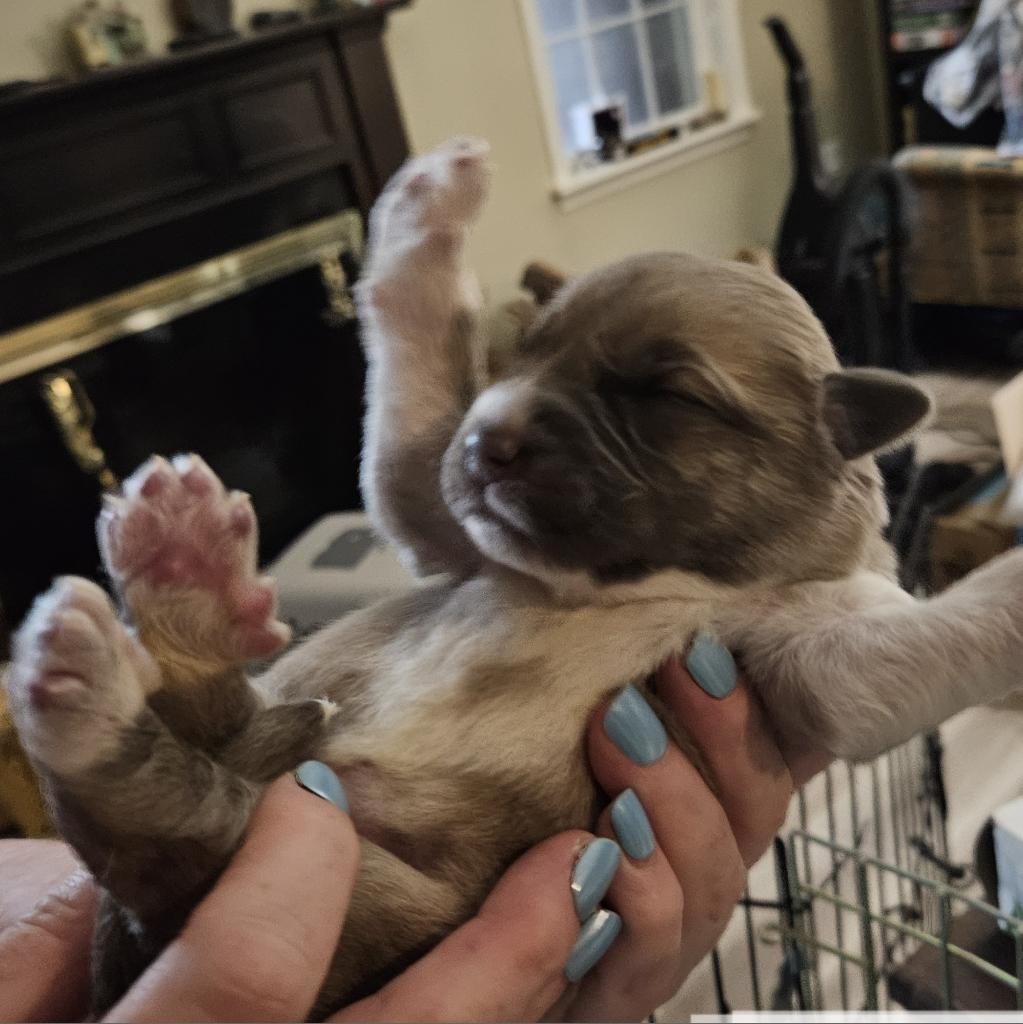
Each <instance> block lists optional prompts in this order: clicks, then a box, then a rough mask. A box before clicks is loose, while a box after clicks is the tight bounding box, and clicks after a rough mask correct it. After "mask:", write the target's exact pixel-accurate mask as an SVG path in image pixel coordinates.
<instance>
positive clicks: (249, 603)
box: [7, 140, 1023, 1014]
mask: <svg viewBox="0 0 1023 1024" xmlns="http://www.w3.org/2000/svg"><path fill="white" fill-rule="evenodd" d="M487 178H488V171H487V164H486V150H485V146H484V145H483V144H482V143H478V142H474V141H471V140H461V141H457V142H454V143H451V144H449V145H447V146H445V147H443V148H442V149H440V150H438V151H437V152H435V153H432V154H429V155H427V156H425V157H423V158H421V159H418V160H415V161H413V162H412V163H410V164H409V165H408V166H407V167H406V168H405V169H404V170H402V171H401V172H400V173H399V174H398V176H397V177H396V179H395V180H394V182H393V183H392V184H391V185H390V187H389V188H388V190H387V192H386V193H385V195H384V196H383V198H382V199H381V200H380V202H379V204H378V206H377V208H376V210H375V211H374V214H373V219H372V224H371V252H370V257H369V262H368V265H367V268H366V274H365V278H364V283H363V284H362V285H361V286H360V295H359V299H360V307H361V317H362V324H363V337H364V340H365V344H366V349H367V354H368V357H369V364H370V379H369V411H368V416H367V422H366V451H365V455H364V471H363V488H364V493H365V497H366V501H367V504H368V507H369V509H370V511H371V513H372V515H373V517H374V520H375V522H376V524H377V526H378V528H379V529H380V530H381V531H382V532H383V533H384V534H385V535H386V536H387V537H388V538H390V540H391V541H393V542H394V543H395V544H396V545H397V546H398V547H399V549H400V550H401V551H402V552H403V554H404V556H405V557H406V558H407V559H408V561H409V563H410V564H412V565H413V566H415V567H416V568H417V570H418V571H419V572H421V573H424V574H427V573H428V574H433V573H439V574H443V575H441V576H440V577H439V578H438V579H436V580H434V581H432V582H430V583H427V584H426V585H424V586H422V587H420V588H418V589H415V590H413V591H412V592H410V593H409V594H408V595H406V596H402V597H398V598H396V599H393V600H389V601H386V602H384V603H382V604H379V605H377V606H375V607H372V608H369V609H367V610H365V611H362V612H359V613H356V614H354V615H350V616H348V617H346V618H344V619H343V620H341V621H340V622H337V623H336V624H334V625H332V626H329V627H327V628H325V629H324V630H322V631H321V632H320V633H319V634H317V635H315V636H313V637H312V638H310V639H309V640H307V641H306V642H305V643H303V644H302V645H301V646H299V647H298V648H297V649H295V650H292V651H291V652H289V653H287V654H286V655H284V656H283V657H281V658H280V659H279V660H278V661H277V662H276V663H275V664H274V666H273V667H272V668H271V669H270V670H269V671H268V672H267V673H266V674H265V675H263V676H262V677H260V678H257V679H255V680H252V681H251V682H250V681H249V680H248V679H247V678H246V677H245V675H244V674H243V669H244V666H245V665H246V664H247V663H248V662H250V661H252V660H253V659H255V658H258V657H263V656H265V655H267V654H269V653H271V652H273V651H275V650H276V649H278V648H279V647H281V646H283V644H284V643H285V642H286V630H284V628H283V627H282V626H281V625H280V624H279V623H277V622H275V621H274V600H273V590H272V585H271V584H270V582H269V581H266V580H261V579H259V578H258V577H257V576H256V574H255V543H254V541H255V523H254V520H253V517H252V513H251V510H250V508H249V506H248V503H247V500H246V499H245V498H244V496H242V495H238V494H228V493H227V492H225V491H224V489H223V487H222V486H221V485H220V483H219V481H217V480H216V478H215V477H213V475H212V474H211V473H210V471H209V470H208V469H207V468H206V467H205V466H204V465H203V464H202V463H201V462H200V461H199V460H198V459H196V458H194V457H184V458H179V459H176V460H175V461H174V463H173V464H168V463H166V462H164V461H163V460H160V459H156V460H153V461H151V462H150V463H149V464H147V465H146V466H144V467H143V468H142V469H141V470H139V472H138V473H137V474H136V475H135V476H134V477H133V478H132V479H131V480H129V481H128V483H127V484H126V485H125V489H124V495H123V497H121V498H118V499H115V500H113V501H111V502H109V503H108V505H107V507H106V509H105V510H104V512H103V513H102V515H101V518H100V526H99V530H100V539H101V544H102V549H103V552H104V556H105V560H106V565H107V568H108V570H109V572H110V575H111V579H112V580H113V582H114V585H115V588H116V590H117V593H118V596H119V598H120V601H121V604H122V607H123V611H124V615H125V617H126V618H127V619H128V620H129V621H130V623H131V625H132V629H131V630H129V629H127V628H126V627H125V626H124V625H122V624H121V621H120V620H119V619H118V617H117V616H116V615H115V611H114V609H113V607H112V606H111V604H110V602H109V601H108V599H107V598H106V596H105V595H104V594H103V593H102V591H100V590H99V588H97V587H95V586H94V585H92V584H90V583H87V582H85V581H83V580H62V581H59V582H58V583H57V584H56V585H55V587H54V588H53V589H52V590H51V591H50V592H49V593H48V594H46V595H45V596H43V597H41V598H40V599H39V601H38V602H37V604H36V606H35V608H34V609H33V611H32V612H31V614H30V616H29V617H28V619H27V621H26V623H25V624H24V626H23V627H22V629H21V631H20V633H19V634H18V637H17V642H16V651H15V660H14V663H13V667H12V669H11V672H10V676H9V679H8V681H7V686H8V691H9V694H10V703H11V707H12V709H13V712H14V715H15V717H16V720H17V723H18V727H19V730H20V733H21V737H22V740H23V741H24V744H25V747H26V749H27V750H28V752H29V755H30V756H31V758H32V759H33V761H34V763H35V766H36V768H37V769H38V771H39V774H40V777H41V779H42V780H43V783H44V784H45V786H46V788H47V791H48V793H49V796H50V800H51V805H52V807H53V809H54V813H55V816H56V820H57V822H58V824H59V826H60V828H61V830H62V831H63V834H64V835H65V837H66V838H67V839H68V840H69V841H70V842H71V843H72V844H73V845H74V846H75V848H76V849H77V850H78V852H79V854H80V855H81V857H82V858H83V859H84V860H85V862H86V863H87V864H88V865H89V867H90V868H91V869H92V870H93V871H94V872H95V874H96V876H97V878H98V879H99V881H100V883H101V884H102V886H103V887H104V889H105V891H106V894H107V895H106V900H105V907H104V911H103V914H102V916H101V921H100V925H99V929H98V934H97V948H96V953H97V956H96V974H95V997H96V1009H97V1010H101V1009H103V1008H105V1007H107V1006H109V1005H110V1004H111V1003H112V1002H113V1001H114V1000H115V999H116V998H117V997H118V996H119V995H120V993H121V992H122V991H123V990H124V989H125V987H126V986H127V985H128V984H130V982H131V980H132V979H133V978H134V977H135V976H137V974H138V973H139V972H140V971H141V970H142V969H143V968H144V966H145V965H146V964H147V963H148V962H149V960H150V959H152V957H153V956H154V955H155V954H156V952H157V951H158V950H159V949H160V947H161V946H162V945H163V944H164V943H166V942H167V941H168V939H169V938H171V937H172V936H173V935H174V934H175V932H176V930H177V929H178V928H179V927H180V926H181V923H182V921H183V919H184V917H185V915H187V913H188V911H189V910H190V908H191V907H192V906H193V905H194V904H195V902H196V900H198V899H199V898H201V896H202V895H203V894H204V893H205V892H206V891H207V890H208V888H209V887H210V885H211V884H212V883H213V881H214V880H215V879H216V877H217V875H218V873H219V872H220V870H221V869H222V868H223V866H224V864H225V863H226V861H227V860H228V859H229V857H230V855H231V853H232V851H233V850H234V849H235V848H236V847H237V845H238V843H239V841H240V839H241V837H242V835H243V833H244V831H245V827H246V821H247V819H248V816H249V813H250V811H251V808H252V806H253V804H254V802H255V801H256V799H257V798H258V796H259V792H260V788H261V786H262V784H263V783H264V782H266V781H267V780H268V779H271V778H273V777H274V776H275V775H277V774H278V773H280V772H283V771H285V770H287V769H289V768H291V767H293V766H294V765H295V764H296V763H297V762H299V761H301V760H303V759H305V758H308V757H312V756H315V757H319V758H321V759H323V760H325V761H327V762H329V763H330V764H332V765H333V766H334V767H335V768H337V769H338V770H339V771H340V772H341V773H342V774H343V777H344V781H345V786H346V788H347V790H348V793H349V797H350V801H351V806H352V813H353V815H354V818H355V821H356V823H357V826H358V829H359V832H360V834H361V836H362V837H363V838H362V867H361V872H360V875H359V880H358V883H357V886H356V892H355V896H354V900H353V903H352V908H351V913H350V915H349V918H348V920H347V922H346V924H345V930H344V937H343V939H342V942H341V945H340V947H339V949H338V951H337V955H336V958H335V960H334V963H333V966H332V969H331V971H330V974H329V977H328V979H327V981H326V983H325V985H324V988H323V990H322V992H321V993H320V998H319V1001H318V1004H317V1007H316V1008H315V1011H314V1012H315V1013H317V1014H323V1013H326V1012H327V1011H329V1010H330V1009H332V1008H334V1007H337V1006H338V1005H340V1004H342V1003H344V1002H345V1001H347V1000H349V999H352V998H353V997H355V996H356V995H358V994H360V993H362V992H365V991H367V990H369V989H371V988H373V987H374V986H377V985H379V984H380V983H381V982H382V981H384V980H385V979H386V978H387V977H388V976H389V975H391V974H393V973H394V972H395V971H397V970H399V969H400V968H401V967H402V966H403V965H404V964H406V963H408V962H409V961H410V960H411V959H412V958H414V957H416V956H418V955H419V954H421V953H422V952H423V951H424V950H426V949H427V948H429V947H430V946H431V945H432V944H434V943H436V942H437V941H438V940H439V939H440V938H441V937H442V936H444V935H445V934H446V933H447V932H449V931H450V930H451V929H453V928H454V927H456V926H457V925H458V924H459V923H460V922H462V921H464V920H465V919H466V918H467V917H469V916H470V915H471V914H472V913H473V912H474V911H475V909H476V908H477V907H478V906H479V904H480V902H481V900H482V898H483V896H484V895H485V894H486V892H487V891H488V889H489V888H490V887H491V886H492V885H493V883H494V881H495V880H496V879H497V877H498V876H499V875H500V874H501V872H502V871H503V870H504V869H505V868H506V867H507V865H508V864H509V863H510V862H511V861H512V860H513V859H514V858H515V857H517V856H518V855H519V854H520V853H521V852H522V851H523V850H524V849H525V848H527V847H529V846H531V845H533V844H535V843H536V842H537V841H539V840H541V839H543V838H545V837H547V836H549V835H551V834H552V833H555V832H558V831H560V830H563V829H569V828H576V827H579V828H588V827H590V826H591V825H592V824H593V822H594V819H595V816H596V813H597V810H598V804H599V797H598V794H597V792H596V789H595V786H594V784H593V781H592V779H591V777H590V775H589V772H588V769H587V766H586V763H585V759H584V755H583V745H582V740H583V733H584V728H585V722H586V719H587V716H588V715H589V714H590V713H591V712H592V710H593V708H594V707H595V706H596V705H597V704H598V703H599V702H600V701H601V699H602V698H604V697H605V696H606V695H607V694H609V693H610V692H612V691H614V690H615V689H617V688H618V687H620V686H621V685H622V684H623V683H624V682H626V681H629V680H631V681H632V682H633V683H634V684H635V685H636V686H638V687H645V680H647V679H648V677H649V676H650V674H651V673H652V672H653V670H654V669H655V667H656V666H657V665H658V664H659V663H660V662H662V661H663V660H664V659H665V658H667V657H668V656H669V655H672V654H675V653H677V652H680V651H683V650H685V649H686V648H687V646H688V645H689V644H690V642H691V640H692V638H693V637H694V635H695V634H696V633H697V632H699V631H704V632H708V633H712V634H715V635H716V636H717V637H718V638H720V640H721V641H722V642H723V643H724V644H725V645H727V646H728V647H729V648H731V649H732V650H735V651H737V652H738V653H739V654H740V655H741V657H742V659H743V662H744V664H745V666H746V668H747V669H748V672H749V675H750V677H751V679H752V680H753V681H754V683H755V684H756V685H757V686H758V687H759V688H760V693H761V696H762V698H763V699H764V701H765V703H766V705H767V707H768V708H769V709H770V711H771V714H772V716H773V720H774V723H775V725H776V727H777V729H778V731H779V733H780V734H781V736H782V738H783V739H784V741H785V742H786V743H787V744H789V745H796V746H800V745H802V746H805V747H813V748H815V749H823V750H826V751H827V752H829V753H831V754H834V755H836V756H839V757H847V758H867V757H871V756H873V755H874V754H876V753H878V752H879V751H882V750H884V749H886V748H888V747H891V746H893V745H895V744H897V743H900V742H902V741H904V740H906V739H908V738H909V737H910V736H912V735H913V734H914V733H916V732H917V731H919V730H920V729H923V728H927V727H931V726H934V725H936V724H937V723H938V722H940V721H942V720H943V719H944V718H946V717H947V716H948V715H950V714H952V713H953V712H955V711H958V710H960V709H961V708H964V707H966V706H967V705H970V704H974V703H979V702H983V701H989V700H992V699H994V698H996V697H1000V696H1002V695H1004V694H1005V693H1007V692H1008V691H1009V690H1011V689H1012V688H1014V687H1015V686H1016V685H1017V682H1018V679H1017V669H1018V665H1019V663H1020V659H1021V655H1023V606H1021V603H1020V600H1019V592H1020V587H1021V584H1023V554H1020V553H1011V554H1009V555H1007V556H1005V557H1003V558H1002V559H1000V560H998V561H996V562H994V563H993V564H991V565H990V566H988V567H987V568H985V569H983V570H982V571H980V572H978V573H976V574H974V575H973V576H971V577H969V578H968V579H966V580H964V581H963V582H961V583H959V584H958V585H957V586H955V587H954V588H952V589H951V590H949V591H947V592H946V593H944V594H942V595H941V596H940V597H938V598H936V599H934V600H931V601H926V602H923V601H916V600H914V599H913V598H912V597H910V596H909V595H907V594H905V593H903V592H902V591H901V590H900V589H899V588H898V586H897V585H896V584H895V582H894V572H893V568H894V566H893V557H892V554H891V552H890V551H889V549H888V548H887V546H886V545H885V544H884V542H883V541H882V538H881V530H882V527H883V525H884V519H885V511H884V508H885V506H884V501H883V500H882V490H881V482H880V478H879V475H878V471H877V468H876V466H875V464H874V461H873V458H872V456H871V453H872V452H874V451H875V450H877V449H879V448H881V447H883V446H885V445H889V444H891V443H893V442H894V441H896V440H897V439H898V438H900V437H901V436H903V435H904V434H905V433H906V432H907V431H909V430H911V429H912V428H913V427H914V426H915V425H916V424H918V423H919V422H920V420H921V419H922V418H923V417H924V416H925V415H926V413H927V410H928V401H927V398H926V396H925V395H924V394H923V393H922V392H920V391H919V390H918V389H917V388H916V387H915V386H914V385H913V384H912V383H911V382H909V381H908V380H906V379H904V378H901V377H898V376H895V375H892V374H885V373H881V372H872V371H862V370H858V371H842V370H841V369H840V368H839V366H838V364H837V362H836V360H835V356H834V354H833V352H832V349H831V346H830V344H829V342H828V339H827V337H826V336H825V334H824V332H823V330H822V328H821V326H820V324H819V323H818V321H817V320H816V319H815V318H814V317H813V315H812V314H811V312H810V310H809V308H808V307H807V306H806V304H805V303H804V302H803V300H802V299H801V298H800V297H799V296H798V295H796V293H795V292H793V291H792V290H791V289H790V288H789V287H787V286H786V285H785V284H784V283H783V282H781V281H780V280H779V279H777V278H776V277H774V276H772V275H771V274H768V273H766V272H764V271H762V270H759V269H757V268H754V267H749V266H743V265H740V264H737V263H723V262H715V261H709V260H703V259H697V258H695V257H691V256H682V255H674V254H665V255H652V256H639V257H634V258H630V259H627V260H624V261H622V262H620V263H617V264H615V265H614V266H611V267H608V268H606V269H604V270H600V271H597V272H596V273H593V274H590V275H588V276H586V277H583V278H581V279H580V280H578V281H576V282H574V283H572V284H570V285H568V286H567V287H565V288H564V289H563V291H562V292H561V293H560V294H558V295H557V297H556V298H555V299H554V300H553V301H552V302H551V303H550V304H549V305H548V306H547V307H545V309H544V310H543V312H542V313H541V314H540V316H539V317H538V319H537V321H536V322H535V323H534V324H533V325H532V326H531V328H530V330H529V331H528V332H527V334H526V336H525V338H524V340H523V342H522V344H521V346H520V347H519V350H518V351H517V352H516V353H515V354H514V358H513V359H512V360H511V362H510V365H509V366H508V368H507V369H506V370H505V371H504V375H503V376H502V378H501V379H499V380H496V381H494V382H487V381H484V380H483V379H482V377H483V375H484V367H485V366H486V365H487V360H486V352H485V346H484V345H483V344H482V340H481V339H480V338H478V337H477V334H478V326H477V325H478V305H479V302H478V294H477V290H476V287H475V285H474V283H473V281H472V278H471V277H470V276H469V275H468V274H467V272H466V271H465V269H464V267H463V265H462V252H463V247H464V243H465V236H466V230H467V227H468V225H469V224H470V222H471V221H472V220H473V218H474V217H475V216H476V215H477V213H478V211H479V209H480V207H481V205H482V202H483V199H484V196H485V192H486V187H487ZM648 696H649V699H650V701H651V702H652V703H653V704H654V706H655V707H659V705H658V704H657V700H656V696H655V695H653V694H648ZM667 724H668V727H669V728H670V729H671V730H672V732H673V735H674V736H675V737H676V739H677V740H678V741H679V742H681V743H683V744H684V743H685V733H684V729H685V723H684V722H678V723H675V722H668V723H667Z"/></svg>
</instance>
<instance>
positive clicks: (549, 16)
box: [537, 0, 576, 36]
mask: <svg viewBox="0 0 1023 1024" xmlns="http://www.w3.org/2000/svg"><path fill="white" fill-rule="evenodd" d="M537 3H538V4H539V5H540V23H541V24H542V25H543V30H544V34H545V35H548V36H552V35H554V34H555V33H557V32H571V31H572V29H574V28H575V27H576V17H575V16H576V0H537Z"/></svg>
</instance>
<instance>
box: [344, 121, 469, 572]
mask: <svg viewBox="0 0 1023 1024" xmlns="http://www.w3.org/2000/svg"><path fill="white" fill-rule="evenodd" d="M486 153H487V149H486V144H485V143H483V142H479V141H476V140H472V139H459V140H455V141H453V142H450V143H448V144H447V145H446V146H443V147H441V148H440V149H438V150H436V151H434V152H432V153H429V154H427V155H426V156H423V157H420V158H418V159H415V160H412V161H410V162H409V163H408V164H407V165H406V166H405V167H404V168H403V169H402V170H401V171H399V173H398V174H397V176H396V177H395V178H394V180H393V181H392V182H391V183H390V185H389V186H388V187H387V189H386V191H385V192H384V194H383V196H382V197H381V198H380V200H379V202H378V203H377V205H376V207H375V208H374V210H373V215H372V219H371V224H370V255H369V260H368V262H367V266H366V270H365V273H364V276H363V280H362V282H361V283H360V285H359V315H360V319H361V322H362V329H363V339H364V343H365V346H366V354H367V358H368V360H369V383H368V412H367V415H366V447H365V451H364V453H363V460H362V493H363V497H364V498H365V501H366V506H367V508H368V509H369V511H370V514H371V515H372V516H373V519H374V522H375V523H376V524H377V527H378V528H379V529H380V530H381V531H382V532H383V533H384V534H385V535H386V536H387V537H388V538H389V539H391V540H392V541H394V542H395V543H396V544H397V545H398V546H399V548H400V549H401V551H402V553H403V554H404V555H405V557H406V558H407V559H408V560H409V561H410V562H411V563H412V564H413V567H414V568H415V569H416V570H417V571H419V572H422V573H431V572H456V573H468V572H471V571H472V570H473V568H475V566H476V565H477V564H478V560H479V556H478V553H477V552H476V550H475V548H474V547H473V546H472V545H471V544H470V542H469V541H468V539H467V538H466V536H465V534H464V533H463V531H462V529H461V527H460V526H459V525H458V523H457V522H456V521H455V520H454V518H453V517H452V516H451V514H450V513H449V512H448V509H447V507H446V505H445V504H444V501H443V498H442V497H441V493H440V462H441V457H442V456H443V454H444V451H445V450H446V449H447V446H448V443H449V441H450V440H451V436H452V434H453V433H454V431H455V429H456V428H457V426H458V424H459V422H460V421H461V419H462V416H463V415H464V414H465V411H466V410H467V409H468V407H469V405H470V403H471V401H472V398H473V396H474V393H475V392H476V390H478V387H479V385H480V383H481V378H482V375H483V370H482V365H483V353H482V352H480V351H477V348H478V346H474V341H475V340H476V339H475V335H476V332H477V329H478V320H479V317H478V311H479V306H480V296H479V289H478V286H477V285H476V282H475V280H474V279H473V278H472V277H471V275H470V274H469V273H468V271H467V270H466V269H465V267H464V266H463V262H462V256H463V250H464V247H465V239H466V231H467V228H468V226H469V224H470V223H471V222H472V221H473V220H474V219H475V217H476V215H477V213H478V212H479V209H480V207H481V205H482V203H483V200H484V198H485V195H486V187H487V180H488V170H487V162H486Z"/></svg>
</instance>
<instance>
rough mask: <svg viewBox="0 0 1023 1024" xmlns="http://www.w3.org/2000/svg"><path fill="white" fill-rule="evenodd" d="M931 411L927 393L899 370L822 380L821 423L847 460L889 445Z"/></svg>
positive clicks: (834, 375) (851, 372)
mask: <svg viewBox="0 0 1023 1024" xmlns="http://www.w3.org/2000/svg"><path fill="white" fill-rule="evenodd" d="M930 411H931V398H930V395H928V394H927V392H926V391H924V390H923V389H922V388H919V387H917V385H916V384H914V383H913V381H911V380H910V379H909V378H908V377H904V376H902V374H899V373H890V372H888V371H887V370H843V371H842V372H841V373H829V374H828V375H827V376H826V377H825V378H824V399H823V407H822V415H823V418H824V424H825V426H826V427H827V428H828V430H829V432H830V433H831V437H832V440H833V441H834V442H835V447H836V448H837V449H838V450H839V452H840V453H841V454H842V457H843V458H845V459H858V458H859V457H860V456H861V455H866V454H867V453H868V452H875V451H877V450H878V449H880V448H884V447H886V446H887V445H890V444H891V443H892V442H893V441H897V440H898V439H899V438H901V437H902V436H903V435H905V434H908V433H909V432H910V431H911V430H912V429H913V428H914V427H917V426H919V425H920V424H921V423H922V422H923V420H925V419H926V418H927V416H928V415H929V414H930Z"/></svg>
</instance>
